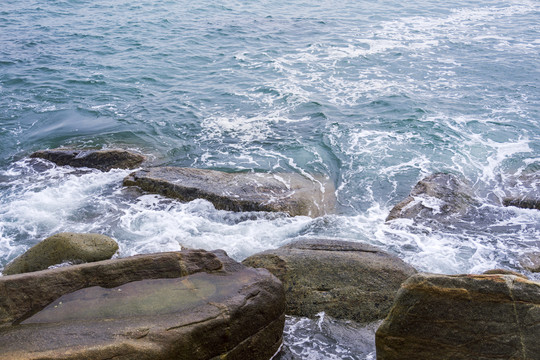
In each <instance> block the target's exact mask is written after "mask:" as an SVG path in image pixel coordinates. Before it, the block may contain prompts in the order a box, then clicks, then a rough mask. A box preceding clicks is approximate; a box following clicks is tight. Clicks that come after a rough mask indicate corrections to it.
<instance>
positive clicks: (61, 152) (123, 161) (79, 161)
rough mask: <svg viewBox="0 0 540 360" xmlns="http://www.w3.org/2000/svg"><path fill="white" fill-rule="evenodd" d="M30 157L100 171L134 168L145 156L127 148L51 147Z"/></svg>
mask: <svg viewBox="0 0 540 360" xmlns="http://www.w3.org/2000/svg"><path fill="white" fill-rule="evenodd" d="M30 157H31V158H41V159H46V160H49V161H52V162H54V163H55V164H57V165H60V166H65V165H69V166H73V167H89V168H95V169H99V170H102V171H109V170H111V169H134V168H136V167H138V166H139V165H140V164H141V163H142V162H143V161H144V160H145V157H144V156H142V155H140V154H136V153H133V152H130V151H127V150H120V149H110V150H72V149H53V150H41V151H36V152H35V153H33V154H31V155H30Z"/></svg>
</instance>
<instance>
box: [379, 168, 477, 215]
mask: <svg viewBox="0 0 540 360" xmlns="http://www.w3.org/2000/svg"><path fill="white" fill-rule="evenodd" d="M474 203H475V201H474V198H473V194H472V189H471V187H470V186H469V185H468V184H467V183H466V182H465V181H463V180H461V179H459V178H458V177H456V176H455V175H452V174H446V173H435V174H432V175H429V176H427V177H425V178H424V179H422V180H421V181H419V182H418V183H417V184H416V185H415V187H414V188H413V190H412V191H411V193H410V194H409V196H408V197H407V198H406V199H405V200H403V201H401V202H400V203H399V204H397V205H396V206H394V207H393V208H392V210H390V214H389V215H388V217H387V218H386V221H389V220H394V219H398V218H406V219H417V218H418V219H419V218H425V219H436V220H439V221H445V220H448V219H449V218H454V217H456V216H460V215H464V214H465V213H466V212H467V210H468V209H469V207H470V206H471V205H472V204H474Z"/></svg>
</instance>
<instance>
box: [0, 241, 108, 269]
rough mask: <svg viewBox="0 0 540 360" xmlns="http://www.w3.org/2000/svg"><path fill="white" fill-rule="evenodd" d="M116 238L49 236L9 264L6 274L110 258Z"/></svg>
mask: <svg viewBox="0 0 540 360" xmlns="http://www.w3.org/2000/svg"><path fill="white" fill-rule="evenodd" d="M117 250H118V244H117V243H116V241H114V240H113V239H111V238H110V237H108V236H105V235H100V234H78V233H59V234H56V235H53V236H50V237H48V238H46V239H45V240H43V241H41V242H40V243H38V244H37V245H34V246H33V247H31V248H30V249H28V250H27V251H26V252H25V253H24V254H22V255H21V256H19V257H17V258H16V259H14V260H13V261H12V262H11V263H9V264H7V265H6V267H5V268H4V271H3V273H4V274H5V275H13V274H20V273H25V272H30V271H38V270H44V269H47V268H48V267H49V266H52V265H56V264H60V263H63V262H72V263H83V262H92V261H100V260H106V259H110V258H111V257H112V256H113V255H114V253H115V252H116V251H117Z"/></svg>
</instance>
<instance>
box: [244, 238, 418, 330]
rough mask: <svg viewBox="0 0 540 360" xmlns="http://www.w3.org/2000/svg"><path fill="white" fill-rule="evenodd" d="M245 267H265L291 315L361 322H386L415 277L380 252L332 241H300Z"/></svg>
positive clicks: (250, 260) (251, 259)
mask: <svg viewBox="0 0 540 360" xmlns="http://www.w3.org/2000/svg"><path fill="white" fill-rule="evenodd" d="M242 263H243V264H244V265H247V266H252V267H262V268H266V269H268V270H270V272H272V274H274V275H275V276H277V277H278V278H279V279H280V280H281V281H282V282H283V285H284V287H285V294H286V299H287V314H290V315H299V316H308V317H312V316H315V315H316V314H317V313H319V312H321V311H324V312H325V313H326V314H328V315H330V316H332V317H334V318H338V319H350V320H355V321H359V322H368V321H374V320H377V319H382V318H384V317H385V316H386V315H387V314H388V311H389V310H390V307H391V306H392V303H393V300H394V296H395V294H396V292H397V291H398V289H399V288H400V285H401V283H402V282H403V281H405V280H406V279H407V278H408V277H409V276H411V275H413V274H415V273H416V271H415V270H414V268H412V267H411V266H409V265H407V264H406V263H404V262H403V261H402V260H400V259H399V258H397V257H395V256H392V255H390V254H388V253H386V252H384V251H382V250H380V249H378V248H376V247H373V246H370V245H367V244H362V243H354V242H347V241H340V240H330V239H308V240H300V241H297V242H294V243H292V244H289V245H285V246H282V247H280V248H279V249H275V250H268V251H264V252H262V253H259V254H255V255H253V256H250V257H248V258H247V259H245V260H244V261H243V262H242Z"/></svg>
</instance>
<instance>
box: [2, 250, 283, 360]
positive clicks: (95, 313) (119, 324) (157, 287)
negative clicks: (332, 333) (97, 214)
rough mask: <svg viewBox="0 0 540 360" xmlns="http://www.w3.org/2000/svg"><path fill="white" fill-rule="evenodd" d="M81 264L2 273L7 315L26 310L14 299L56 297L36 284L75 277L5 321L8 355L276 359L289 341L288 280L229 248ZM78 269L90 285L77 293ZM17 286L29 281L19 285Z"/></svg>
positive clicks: (4, 343) (4, 355)
mask: <svg viewBox="0 0 540 360" xmlns="http://www.w3.org/2000/svg"><path fill="white" fill-rule="evenodd" d="M71 268H78V269H76V270H74V271H71V275H69V274H68V270H66V269H68V268H59V269H53V270H45V271H41V272H36V273H29V274H21V275H13V276H6V277H3V278H0V293H1V295H2V296H1V297H0V299H3V298H4V297H5V296H6V295H7V296H9V297H10V299H9V300H7V301H6V300H3V303H2V304H1V307H0V309H1V313H3V314H5V313H9V312H11V313H12V314H13V313H17V311H16V309H15V310H14V309H13V306H12V307H10V305H11V304H13V303H14V302H19V304H21V303H22V302H23V300H24V298H26V299H27V300H28V299H38V298H39V296H40V295H41V296H42V297H43V296H45V295H47V292H46V287H45V286H42V287H41V292H40V293H36V290H35V289H32V287H31V285H38V286H39V284H40V283H46V282H49V285H52V284H53V283H55V282H58V281H60V282H62V281H65V280H68V279H69V280H68V281H67V282H65V283H64V286H60V287H56V286H55V288H62V289H63V290H62V291H58V290H57V292H56V294H55V295H54V296H53V297H54V299H53V300H52V302H51V301H49V302H48V305H47V306H46V307H44V308H43V307H42V306H41V305H40V306H35V308H34V309H33V310H36V309H37V308H39V311H37V312H36V311H33V312H32V313H31V315H30V316H28V313H27V314H26V316H23V317H22V318H21V317H19V318H18V319H16V321H14V322H10V323H6V322H4V326H3V327H1V328H0V356H1V357H2V358H13V359H19V358H20V359H83V358H84V359H109V358H118V359H135V358H136V359H188V358H189V359H213V358H215V357H221V358H227V359H247V358H249V359H269V358H270V357H271V356H272V355H273V354H274V353H275V352H276V351H277V349H278V348H279V346H280V344H281V339H282V332H283V324H284V305H285V304H284V294H283V288H282V285H281V283H280V282H279V281H278V280H277V279H276V278H275V277H274V276H272V275H271V274H270V273H269V272H268V271H266V270H264V269H251V268H246V267H244V266H242V265H241V264H238V263H236V262H234V261H233V260H231V259H230V258H228V257H227V256H226V254H224V252H220V251H216V252H214V253H210V252H206V251H202V250H189V251H182V252H172V253H163V254H151V255H140V256H136V257H132V258H126V259H119V260H108V261H104V262H101V263H93V264H84V265H78V266H72V267H71ZM114 274H118V275H119V276H117V277H115V276H114ZM75 275H78V276H80V277H81V279H80V281H81V283H79V284H78V285H79V286H81V285H82V287H81V288H80V289H79V290H76V291H72V290H73V288H74V287H77V286H74V285H72V283H73V281H71V280H73V278H74V277H75V282H76V280H77V279H76V276H75ZM55 279H57V280H55ZM85 279H87V280H88V279H89V281H88V283H87V284H83V282H84V281H86V280H85ZM39 280H41V281H39ZM43 280H45V281H43ZM47 280H48V281H47ZM17 284H22V285H23V286H21V287H19V288H18V289H17V290H15V288H14V287H13V286H14V285H17ZM10 285H11V286H12V288H11V289H8V288H9V286H10ZM92 285H99V286H92ZM107 285H109V286H107ZM8 291H9V292H8ZM13 291H17V292H18V293H19V294H18V295H13V294H11V292H13ZM18 315H19V316H20V315H21V314H20V311H19V314H18ZM14 318H17V317H16V316H13V315H12V316H11V319H12V320H13V319H14ZM4 320H5V316H4Z"/></svg>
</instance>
